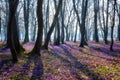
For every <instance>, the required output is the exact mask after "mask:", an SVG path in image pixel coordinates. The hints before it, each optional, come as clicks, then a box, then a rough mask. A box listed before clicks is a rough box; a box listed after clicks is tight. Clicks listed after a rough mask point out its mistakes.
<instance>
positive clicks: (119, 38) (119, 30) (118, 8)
mask: <svg viewBox="0 0 120 80" xmlns="http://www.w3.org/2000/svg"><path fill="white" fill-rule="evenodd" d="M117 15H118V18H119V23H118V33H117V38H118V40H119V41H120V5H117Z"/></svg>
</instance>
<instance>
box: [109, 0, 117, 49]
mask: <svg viewBox="0 0 120 80" xmlns="http://www.w3.org/2000/svg"><path fill="white" fill-rule="evenodd" d="M115 6H116V0H114V6H113V10H114V11H113V16H112V22H111V23H112V26H111V45H110V51H113V44H114V39H113V31H114V26H115Z"/></svg>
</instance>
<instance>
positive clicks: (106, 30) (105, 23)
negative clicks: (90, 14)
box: [102, 0, 109, 44]
mask: <svg viewBox="0 0 120 80" xmlns="http://www.w3.org/2000/svg"><path fill="white" fill-rule="evenodd" d="M102 12H103V14H102V15H103V28H102V30H103V33H104V41H105V44H108V40H107V37H108V18H109V14H108V12H109V0H107V11H106V21H105V15H104V0H103V7H102Z"/></svg>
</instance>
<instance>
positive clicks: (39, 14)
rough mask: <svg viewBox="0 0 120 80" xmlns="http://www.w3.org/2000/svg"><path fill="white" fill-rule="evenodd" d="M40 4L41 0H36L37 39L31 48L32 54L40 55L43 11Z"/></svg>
mask: <svg viewBox="0 0 120 80" xmlns="http://www.w3.org/2000/svg"><path fill="white" fill-rule="evenodd" d="M42 4H43V0H37V20H38V33H37V40H36V42H35V46H34V48H33V50H32V52H31V53H32V54H33V55H40V54H39V53H40V49H41V45H42V37H43V28H44V27H43V13H42Z"/></svg>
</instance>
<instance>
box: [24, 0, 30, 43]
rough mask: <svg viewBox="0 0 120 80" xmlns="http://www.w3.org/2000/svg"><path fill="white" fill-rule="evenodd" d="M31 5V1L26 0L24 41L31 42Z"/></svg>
mask: <svg viewBox="0 0 120 80" xmlns="http://www.w3.org/2000/svg"><path fill="white" fill-rule="evenodd" d="M29 5H30V1H29V0H27V3H26V0H24V25H25V39H24V43H27V42H29Z"/></svg>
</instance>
